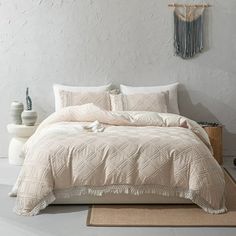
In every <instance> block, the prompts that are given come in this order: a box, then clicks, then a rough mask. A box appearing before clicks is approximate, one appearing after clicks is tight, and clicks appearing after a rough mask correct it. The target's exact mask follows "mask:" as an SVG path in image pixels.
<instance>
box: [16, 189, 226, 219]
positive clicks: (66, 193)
mask: <svg viewBox="0 0 236 236" xmlns="http://www.w3.org/2000/svg"><path fill="white" fill-rule="evenodd" d="M107 193H112V194H122V193H123V194H133V195H142V194H157V195H161V196H166V197H180V198H185V199H189V200H191V201H192V202H193V203H195V204H197V205H198V206H200V207H201V208H202V209H203V210H204V211H205V212H207V213H211V214H220V213H224V212H227V208H226V207H222V208H220V209H213V208H212V207H211V206H210V204H209V203H208V202H207V201H205V200H204V199H202V198H201V197H200V196H199V195H198V194H197V193H196V191H194V190H187V191H183V190H179V189H172V188H167V187H164V186H150V185H148V186H147V185H145V186H129V185H119V186H116V185H114V186H104V187H93V188H89V187H74V188H70V189H66V190H56V191H55V195H54V194H53V193H50V194H49V195H47V196H46V197H45V198H44V199H42V200H41V201H40V202H39V203H38V204H37V205H36V206H35V207H34V209H33V210H32V211H30V212H26V211H22V210H21V208H20V207H19V206H18V205H16V207H15V209H14V211H15V212H16V213H17V214H18V215H22V216H34V215H37V214H38V213H39V211H40V210H42V209H44V208H46V207H47V206H48V205H49V204H51V203H53V201H54V200H55V199H56V198H71V197H75V196H82V195H92V196H102V195H104V194H107Z"/></svg>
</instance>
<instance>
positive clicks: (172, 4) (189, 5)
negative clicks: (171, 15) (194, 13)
mask: <svg viewBox="0 0 236 236" xmlns="http://www.w3.org/2000/svg"><path fill="white" fill-rule="evenodd" d="M168 7H211V5H209V4H178V3H171V4H168Z"/></svg>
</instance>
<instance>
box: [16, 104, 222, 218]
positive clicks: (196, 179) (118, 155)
mask: <svg viewBox="0 0 236 236" xmlns="http://www.w3.org/2000/svg"><path fill="white" fill-rule="evenodd" d="M94 121H96V122H95V123H92V125H91V122H94ZM23 155H24V156H25V161H24V164H23V167H22V169H21V172H20V174H19V176H18V179H17V181H16V184H15V186H14V188H13V190H12V193H11V195H12V196H13V195H17V199H16V207H15V212H16V213H17V214H19V215H26V216H31V215H36V214H37V213H38V212H39V211H40V210H41V209H44V208H45V207H46V206H47V205H48V204H50V203H52V202H53V201H54V200H55V199H56V197H60V198H62V197H71V196H81V195H83V194H92V195H98V196H102V195H103V194H106V193H114V194H119V193H127V194H136V195H140V194H143V193H150V194H158V195H163V196H175V197H181V198H186V199H191V200H192V201H193V202H194V203H196V204H197V205H199V206H200V207H201V208H202V209H203V210H205V211H206V212H208V213H223V212H225V211H226V207H225V199H224V188H225V181H224V174H223V171H222V169H221V167H220V166H219V165H218V163H217V162H216V161H215V159H214V158H213V156H212V150H211V145H210V143H209V139H208V136H207V134H206V132H205V131H204V130H203V129H202V128H201V127H200V126H199V125H198V124H197V123H196V122H194V121H192V120H190V119H187V118H185V117H183V116H180V115H175V114H168V113H156V112H110V111H105V110H102V109H100V108H98V107H96V106H95V105H93V104H86V105H82V106H73V107H67V108H64V109H62V110H60V111H59V112H55V113H53V114H52V115H51V116H49V117H48V118H47V119H45V120H44V121H43V122H42V123H41V125H40V126H39V127H38V129H37V131H36V132H35V134H34V135H33V136H32V137H31V138H30V139H29V140H28V142H27V143H26V145H25V147H24V150H23Z"/></svg>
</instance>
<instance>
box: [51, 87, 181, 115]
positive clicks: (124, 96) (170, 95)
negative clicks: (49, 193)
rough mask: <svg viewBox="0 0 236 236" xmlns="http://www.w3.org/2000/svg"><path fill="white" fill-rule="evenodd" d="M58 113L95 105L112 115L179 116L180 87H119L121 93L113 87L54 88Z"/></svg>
mask: <svg viewBox="0 0 236 236" xmlns="http://www.w3.org/2000/svg"><path fill="white" fill-rule="evenodd" d="M53 89H54V95H55V110H56V111H58V110H60V109H61V108H63V107H67V106H75V105H83V104H86V103H93V104H95V105H96V106H98V107H101V108H103V109H105V110H112V111H153V112H161V113H166V112H168V113H174V114H179V107H178V94H177V89H178V83H174V84H169V85H164V86H152V87H131V86H126V85H120V93H118V92H117V91H116V92H115V93H114V91H113V90H110V84H109V85H104V86H99V87H73V86H64V85H59V84H55V85H54V86H53Z"/></svg>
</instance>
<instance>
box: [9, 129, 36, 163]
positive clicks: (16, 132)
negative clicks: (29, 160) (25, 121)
mask: <svg viewBox="0 0 236 236" xmlns="http://www.w3.org/2000/svg"><path fill="white" fill-rule="evenodd" d="M36 129H37V125H35V126H25V125H16V124H9V125H7V131H8V133H9V134H10V135H11V136H12V139H11V141H10V144H9V148H8V158H9V163H10V164H12V165H22V164H23V162H24V159H23V158H22V157H21V156H20V155H21V151H22V147H23V146H24V144H25V142H26V141H27V140H28V139H29V137H30V136H31V135H32V134H33V133H34V132H35V130H36Z"/></svg>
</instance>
